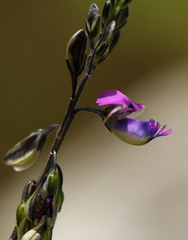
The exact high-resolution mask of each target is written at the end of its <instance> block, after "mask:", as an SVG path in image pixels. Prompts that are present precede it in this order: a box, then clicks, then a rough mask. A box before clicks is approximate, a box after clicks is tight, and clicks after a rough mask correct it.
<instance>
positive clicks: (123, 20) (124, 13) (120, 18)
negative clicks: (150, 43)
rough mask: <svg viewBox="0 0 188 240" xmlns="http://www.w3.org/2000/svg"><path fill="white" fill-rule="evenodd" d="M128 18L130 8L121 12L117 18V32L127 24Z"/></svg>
mask: <svg viewBox="0 0 188 240" xmlns="http://www.w3.org/2000/svg"><path fill="white" fill-rule="evenodd" d="M128 16H129V7H128V6H127V7H125V8H123V9H121V10H120V11H119V13H118V14H117V16H116V31H117V30H119V29H120V28H122V27H123V26H124V25H125V24H126V22H127V18H128Z"/></svg>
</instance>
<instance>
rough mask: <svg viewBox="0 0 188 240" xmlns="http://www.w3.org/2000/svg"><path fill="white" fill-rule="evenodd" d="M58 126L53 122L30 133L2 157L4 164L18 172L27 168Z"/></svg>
mask: <svg viewBox="0 0 188 240" xmlns="http://www.w3.org/2000/svg"><path fill="white" fill-rule="evenodd" d="M58 127H59V125H58V124H54V125H51V126H49V127H47V128H45V129H39V130H37V131H35V132H33V133H31V134H30V135H29V136H28V137H26V138H24V139H23V140H22V141H21V142H19V143H17V144H16V145H15V146H14V147H13V148H12V149H10V150H9V151H8V152H7V154H6V155H5V159H4V162H5V164H6V165H8V166H13V168H14V170H15V171H18V172H19V171H23V170H25V169H27V168H29V167H30V166H31V165H32V164H33V163H34V161H35V160H36V158H37V156H38V155H39V153H40V152H41V151H42V149H43V147H44V145H45V143H46V140H47V137H48V135H49V134H50V133H51V132H52V131H53V130H55V129H56V128H58Z"/></svg>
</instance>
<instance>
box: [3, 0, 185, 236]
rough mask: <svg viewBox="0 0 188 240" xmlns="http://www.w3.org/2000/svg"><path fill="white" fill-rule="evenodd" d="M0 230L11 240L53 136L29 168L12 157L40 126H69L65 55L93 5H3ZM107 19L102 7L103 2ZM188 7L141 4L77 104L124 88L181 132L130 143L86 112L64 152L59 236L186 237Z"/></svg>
mask: <svg viewBox="0 0 188 240" xmlns="http://www.w3.org/2000/svg"><path fill="white" fill-rule="evenodd" d="M0 4H1V8H0V19H1V38H0V66H1V71H0V81H1V88H0V98H1V101H0V121H1V122H0V146H1V151H0V157H1V159H2V161H1V162H0V190H1V193H0V213H1V214H0V232H1V234H0V235H1V239H2V240H4V239H8V237H9V236H10V234H11V231H12V229H13V227H14V224H15V211H16V207H17V205H18V203H19V202H20V197H21V193H22V189H23V187H24V185H25V183H26V182H27V181H29V180H31V179H37V176H38V174H39V173H40V170H41V168H42V166H43V164H44V162H45V158H46V156H47V154H48V151H49V149H50V143H51V142H52V141H53V137H54V135H53V134H52V135H53V136H51V137H50V138H49V140H48V143H47V145H46V147H45V149H44V150H43V152H42V154H41V156H40V158H39V159H38V161H37V162H36V163H35V165H33V166H32V167H31V168H30V169H29V170H26V171H25V172H21V173H16V172H14V171H13V169H12V168H11V167H7V166H5V165H4V163H3V158H4V155H5V153H6V152H7V151H8V150H9V149H10V148H11V147H12V146H13V145H14V144H15V143H17V142H18V141H20V140H21V139H23V138H24V137H26V136H27V135H28V134H29V133H30V132H32V131H34V130H35V129H38V128H45V127H47V126H49V125H50V124H53V123H60V122H61V121H62V118H63V115H64V112H65V110H66V106H67V104H68V100H69V97H70V94H71V85H70V76H69V72H68V70H67V67H66V63H65V49H66V44H67V42H68V40H69V39H70V37H71V36H72V35H73V34H74V33H75V32H76V31H77V30H79V29H81V28H85V24H84V21H85V18H86V15H87V11H88V8H89V6H90V5H91V4H92V1H86V0H83V1H73V0H70V1H62V0H61V1H60V0H54V1H49V0H45V1H44V0H40V1H36V0H35V1H34V0H31V1H23V0H17V1H10V0H7V1H3V0H1V1H0ZM96 4H97V5H98V6H99V9H100V13H101V12H102V8H103V5H104V1H98V2H96ZM187 9H188V1H186V0H179V1H175V0H171V1H170V0H166V1H162V0H159V1H150V0H145V1H138V0H134V1H133V2H132V3H131V4H130V16H129V19H128V23H127V24H126V26H125V27H124V28H123V30H122V34H121V38H120V41H119V44H118V45H117V47H116V49H115V50H114V52H113V53H112V55H111V57H110V58H109V59H108V60H107V61H106V62H105V63H103V64H102V65H101V66H99V67H98V68H97V69H96V71H95V72H94V73H93V75H92V77H91V79H90V81H89V82H88V84H87V86H86V88H85V91H84V93H83V95H82V98H81V99H80V102H79V106H80V107H81V106H95V107H96V104H95V101H96V98H97V97H98V95H99V93H100V92H102V91H105V90H109V89H118V90H120V91H122V92H124V93H125V94H126V95H128V96H129V97H130V98H131V99H132V100H133V101H135V102H140V103H142V104H144V105H145V106H146V109H145V112H144V113H143V114H142V115H141V116H140V117H139V118H140V119H142V120H149V119H150V118H154V119H155V120H158V121H159V122H160V123H161V124H168V128H172V129H173V134H172V135H171V136H168V137H163V138H158V139H156V140H154V141H152V142H150V143H149V144H147V145H145V146H142V147H135V146H130V145H127V144H125V143H123V142H121V141H120V140H119V139H117V138H116V137H115V136H113V135H112V134H110V132H109V131H108V130H107V129H106V128H105V127H104V126H103V123H102V122H101V119H99V118H98V117H96V116H94V115H91V114H89V113H82V114H79V115H78V116H77V117H76V119H75V121H74V122H73V124H72V127H71V129H70V131H69V132H68V135H67V137H66V139H65V141H64V143H63V145H62V148H61V150H60V152H59V154H58V161H59V164H60V165H61V167H62V170H63V173H64V192H65V202H64V204H63V208H62V211H61V213H60V214H59V215H58V219H57V223H56V225H55V229H54V238H53V239H65V240H66V239H67V240H73V239H77V240H81V239H82V240H86V239H87V240H88V239H89V240H94V239H98V240H100V239H101V240H107V239H108V240H114V239H116V240H124V239H129V240H159V239H160V240H177V239H178V240H187V239H188V227H187V226H188V153H187V151H188V143H187V136H188V127H187V121H188V111H187V103H188V93H187V89H188V81H187V80H188V57H187V54H188V46H187V45H188V44H187V42H188V18H187V13H188V12H187Z"/></svg>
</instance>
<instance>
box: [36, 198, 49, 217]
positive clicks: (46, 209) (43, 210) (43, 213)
mask: <svg viewBox="0 0 188 240" xmlns="http://www.w3.org/2000/svg"><path fill="white" fill-rule="evenodd" d="M52 203H53V199H52V197H47V198H45V200H44V202H43V204H42V207H41V209H40V210H39V212H38V213H37V215H36V219H37V221H38V222H39V221H40V219H41V217H42V216H48V217H50V218H51V217H52Z"/></svg>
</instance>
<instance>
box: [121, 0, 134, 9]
mask: <svg viewBox="0 0 188 240" xmlns="http://www.w3.org/2000/svg"><path fill="white" fill-rule="evenodd" d="M130 2H132V0H120V1H119V4H118V5H119V8H124V7H126V6H127V5H129V3H130Z"/></svg>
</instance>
